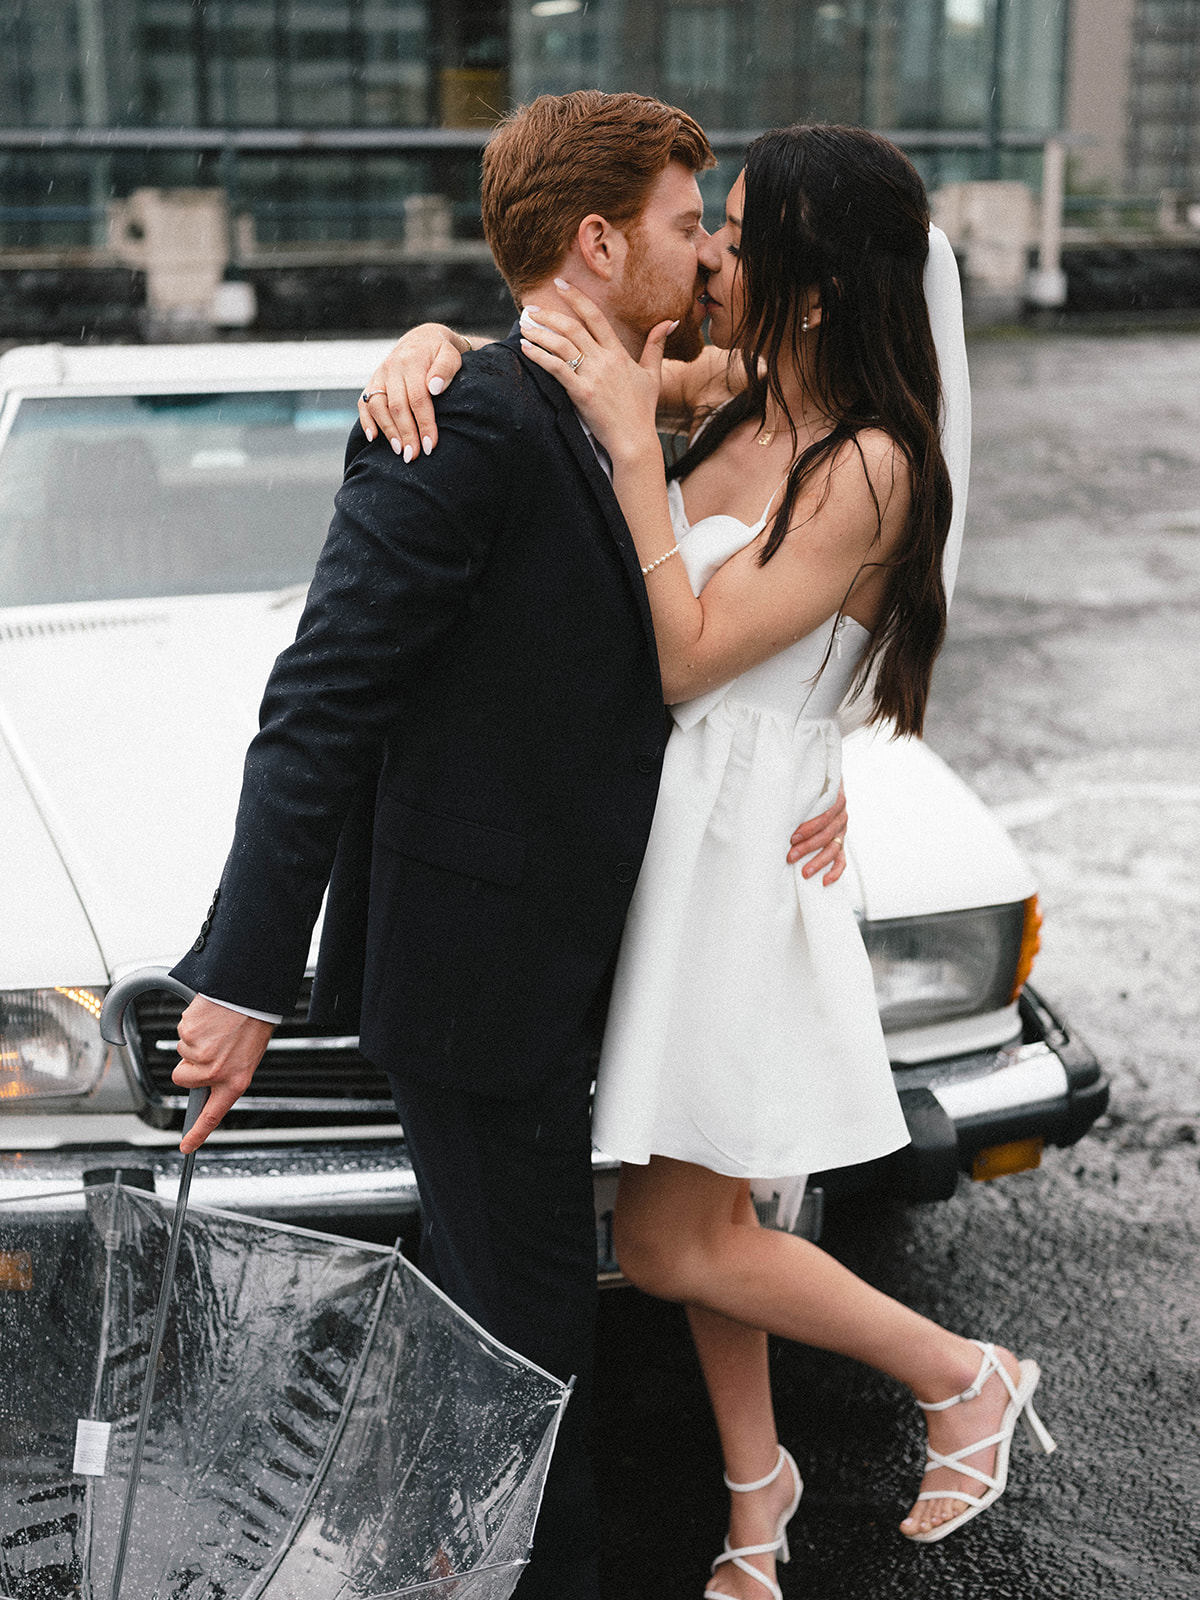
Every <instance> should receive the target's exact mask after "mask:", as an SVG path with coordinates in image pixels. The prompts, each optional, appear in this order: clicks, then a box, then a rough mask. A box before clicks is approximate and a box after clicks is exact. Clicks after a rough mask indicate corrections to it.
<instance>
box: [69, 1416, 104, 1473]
mask: <svg viewBox="0 0 1200 1600" xmlns="http://www.w3.org/2000/svg"><path fill="white" fill-rule="evenodd" d="M111 1432H112V1423H111V1422H95V1421H93V1420H92V1418H90V1417H80V1418H79V1420H78V1421H77V1422H76V1424H75V1464H74V1466H73V1467H72V1468H71V1471H72V1472H79V1473H82V1474H83V1476H84V1477H86V1478H102V1477H103V1476H104V1469H105V1465H106V1463H107V1461H108V1436H109V1434H110V1433H111Z"/></svg>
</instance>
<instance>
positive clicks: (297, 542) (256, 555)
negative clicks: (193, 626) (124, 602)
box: [0, 389, 357, 606]
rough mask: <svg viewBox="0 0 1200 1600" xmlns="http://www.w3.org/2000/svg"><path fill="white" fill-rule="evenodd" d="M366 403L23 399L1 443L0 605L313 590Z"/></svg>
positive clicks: (312, 392)
mask: <svg viewBox="0 0 1200 1600" xmlns="http://www.w3.org/2000/svg"><path fill="white" fill-rule="evenodd" d="M356 399H357V392H356V391H353V390H341V389H336V390H318V389H305V390H285V391H279V392H274V393H266V394H256V393H246V394H182V395H127V396H103V397H95V398H82V399H81V398H78V397H71V398H68V397H63V398H57V397H56V398H53V399H46V400H25V401H23V402H22V404H21V406H20V409H19V410H18V412H17V415H16V419H15V421H14V423H13V427H12V430H11V432H10V433H9V436H8V439H7V441H6V443H5V445H4V449H3V451H0V605H5V606H16V605H22V606H25V605H45V604H50V603H54V602H62V601H71V600H118V599H142V598H148V597H150V596H154V595H173V594H176V595H182V594H225V593H232V592H236V591H239V590H250V591H253V590H260V589H282V588H286V587H288V586H290V585H292V584H299V583H307V582H308V581H309V579H310V578H311V576H312V570H313V566H314V564H315V562H316V558H317V554H318V552H319V551H320V548H321V543H322V541H323V539H324V536H325V530H326V528H327V527H328V526H329V518H330V515H331V513H332V510H333V496H334V492H335V490H336V489H337V487H338V484H339V483H340V482H341V476H342V461H343V457H344V454H345V447H346V436H347V434H348V433H349V431H350V427H351V424H352V423H353V421H354V419H355V400H356Z"/></svg>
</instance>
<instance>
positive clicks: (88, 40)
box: [76, 0, 112, 249]
mask: <svg viewBox="0 0 1200 1600" xmlns="http://www.w3.org/2000/svg"><path fill="white" fill-rule="evenodd" d="M76 19H77V22H78V27H79V83H80V88H81V90H82V95H83V122H84V126H85V127H88V128H103V127H106V126H107V124H108V68H107V62H106V60H105V50H104V15H103V12H102V10H101V3H100V0H76ZM111 165H112V158H111V157H110V156H108V155H100V154H97V155H94V156H92V157H91V159H90V161H89V163H88V203H89V205H90V206H91V208H92V218H91V222H90V223H89V225H88V228H89V235H90V240H91V244H92V245H93V247H94V248H96V249H100V248H102V247H103V246H104V244H105V242H106V241H107V238H108V218H107V215H106V207H107V205H108V194H109V188H110V174H111Z"/></svg>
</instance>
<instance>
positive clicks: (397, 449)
mask: <svg viewBox="0 0 1200 1600" xmlns="http://www.w3.org/2000/svg"><path fill="white" fill-rule="evenodd" d="M392 449H393V450H394V451H395V452H396V454H397V455H399V454H400V441H399V439H393V440H392Z"/></svg>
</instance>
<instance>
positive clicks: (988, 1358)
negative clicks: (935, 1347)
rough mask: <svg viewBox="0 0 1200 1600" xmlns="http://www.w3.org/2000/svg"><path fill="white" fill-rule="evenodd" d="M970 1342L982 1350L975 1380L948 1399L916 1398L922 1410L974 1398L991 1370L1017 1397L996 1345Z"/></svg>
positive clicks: (937, 1408)
mask: <svg viewBox="0 0 1200 1600" xmlns="http://www.w3.org/2000/svg"><path fill="white" fill-rule="evenodd" d="M971 1343H972V1344H974V1345H978V1346H979V1348H980V1349H981V1350H982V1351H983V1360H982V1361H981V1362H980V1363H979V1371H978V1372H977V1373H976V1374H975V1382H974V1383H973V1384H972V1385H971V1387H970V1388H969V1389H964V1390H963V1392H962V1393H961V1394H953V1395H951V1396H950V1398H949V1400H918V1401H917V1404H918V1405H919V1406H920V1408H921V1410H922V1411H946V1410H948V1409H949V1408H950V1407H951V1406H957V1405H961V1404H962V1402H963V1401H964V1400H974V1399H975V1397H976V1395H978V1394H979V1393H980V1392H981V1390H982V1389H983V1386H984V1384H985V1383H986V1382H987V1381H988V1379H989V1378H990V1377H991V1375H992V1373H993V1372H995V1373H998V1374H999V1376H1000V1377H1001V1378H1002V1379H1003V1381H1004V1387H1005V1388H1006V1389H1007V1390H1008V1393H1009V1396H1010V1398H1011V1399H1013V1400H1015V1399H1016V1398H1017V1391H1016V1387H1015V1386H1014V1384H1013V1381H1012V1379H1011V1378H1010V1377H1009V1375H1008V1373H1007V1372H1006V1371H1005V1369H1004V1364H1003V1362H1001V1361H1000V1360H999V1359H998V1358H997V1356H996V1346H995V1345H994V1344H984V1342H983V1341H982V1339H972V1340H971ZM979 1448H980V1446H979V1445H973V1446H972V1449H974V1450H978V1449H979Z"/></svg>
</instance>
